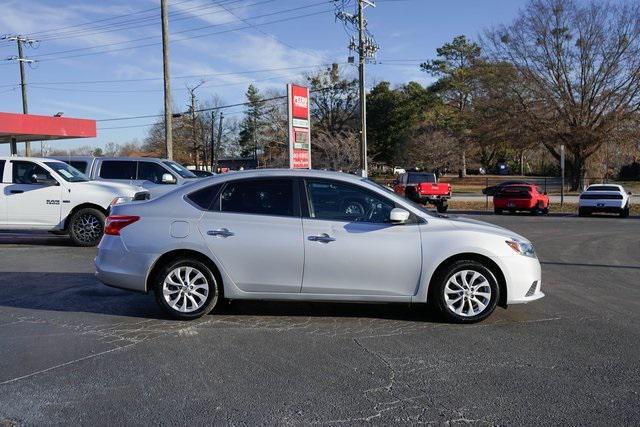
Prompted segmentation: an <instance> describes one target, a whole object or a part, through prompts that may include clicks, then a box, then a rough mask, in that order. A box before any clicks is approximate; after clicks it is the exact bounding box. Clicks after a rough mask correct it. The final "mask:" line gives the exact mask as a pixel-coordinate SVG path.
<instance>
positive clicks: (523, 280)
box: [95, 170, 543, 323]
mask: <svg viewBox="0 0 640 427" xmlns="http://www.w3.org/2000/svg"><path fill="white" fill-rule="evenodd" d="M95 263H96V275H97V277H98V279H99V280H101V281H102V282H103V283H105V284H107V285H110V286H115V287H120V288H125V289H130V290H134V291H141V292H149V291H153V292H154V293H155V297H156V300H157V302H158V304H159V305H160V307H162V309H164V310H165V311H166V312H167V313H168V314H169V315H171V316H172V317H174V318H177V319H194V318H197V317H200V316H202V315H204V314H207V313H209V312H211V311H212V310H214V309H215V308H216V307H217V306H219V305H220V302H221V300H222V299H223V298H228V299H278V300H305V301H372V302H373V301H375V302H403V303H425V302H429V303H430V304H431V306H432V307H433V308H435V309H436V310H438V311H440V312H441V313H442V314H443V315H444V316H445V317H446V318H447V319H449V320H451V321H457V322H467V323H468V322H475V321H479V320H482V319H484V318H485V317H487V316H488V315H489V314H491V312H492V311H493V310H494V308H495V307H496V305H501V306H503V307H506V306H507V304H517V303H526V302H529V301H533V300H536V299H538V298H541V297H542V296H543V294H542V292H541V291H540V287H541V277H540V274H541V272H540V264H539V262H538V259H537V257H536V255H535V252H534V250H533V246H532V245H531V243H530V242H529V241H527V240H526V239H525V238H524V237H522V236H519V235H517V234H515V233H513V232H511V231H509V230H506V229H503V228H500V227H496V226H493V225H489V224H484V223H481V222H478V221H473V220H467V219H455V218H448V217H444V216H436V215H432V214H430V213H428V212H426V211H425V210H424V209H423V208H421V207H420V206H417V205H414V204H412V203H411V202H410V201H408V200H406V199H404V198H402V197H400V196H398V195H396V194H394V193H393V192H391V191H389V190H388V189H386V188H384V187H382V186H379V185H377V184H375V183H373V182H371V181H369V180H365V179H362V178H359V177H355V176H352V175H346V174H341V173H335V172H323V171H291V170H266V171H246V172H239V173H235V174H230V175H222V176H215V177H211V178H204V179H201V180H198V181H196V182H194V183H193V184H189V185H185V186H181V187H178V188H177V189H176V190H174V191H172V192H170V193H168V194H165V195H163V196H161V197H159V198H157V199H155V200H154V199H152V200H150V201H148V202H142V203H137V204H126V203H125V204H122V205H117V206H115V207H114V208H113V210H112V212H111V215H110V216H109V218H108V219H107V224H106V226H105V236H104V237H103V239H102V241H101V243H100V246H99V250H98V255H97V257H96V260H95Z"/></svg>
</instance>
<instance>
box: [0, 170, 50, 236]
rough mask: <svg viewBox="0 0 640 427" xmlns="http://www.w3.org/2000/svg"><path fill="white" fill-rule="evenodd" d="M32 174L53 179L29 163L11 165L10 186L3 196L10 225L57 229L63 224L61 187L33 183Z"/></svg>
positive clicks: (8, 185) (5, 187)
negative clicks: (61, 218) (61, 217)
mask: <svg viewBox="0 0 640 427" xmlns="http://www.w3.org/2000/svg"><path fill="white" fill-rule="evenodd" d="M33 174H39V175H46V176H48V177H49V178H51V175H50V174H49V172H48V171H47V170H45V169H44V168H43V167H42V166H39V165H38V164H36V163H33V162H27V161H12V162H11V179H12V183H11V184H4V189H3V196H4V198H5V202H6V209H7V224H8V225H35V226H55V225H58V224H59V223H60V210H61V203H62V201H61V195H62V186H60V185H43V184H35V183H31V182H32V179H31V177H32V176H33Z"/></svg>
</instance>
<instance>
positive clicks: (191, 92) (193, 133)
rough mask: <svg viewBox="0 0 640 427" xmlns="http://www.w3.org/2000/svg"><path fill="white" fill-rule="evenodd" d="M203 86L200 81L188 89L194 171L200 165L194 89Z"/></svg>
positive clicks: (202, 82)
mask: <svg viewBox="0 0 640 427" xmlns="http://www.w3.org/2000/svg"><path fill="white" fill-rule="evenodd" d="M203 84H204V81H203V80H201V81H200V83H198V84H197V85H195V86H193V87H188V86H187V90H188V91H189V95H190V96H191V138H192V139H193V161H194V164H195V167H196V169H198V166H199V163H200V153H199V152H198V139H197V131H196V89H198V88H199V87H200V86H202V85H203Z"/></svg>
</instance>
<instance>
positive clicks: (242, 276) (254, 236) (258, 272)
mask: <svg viewBox="0 0 640 427" xmlns="http://www.w3.org/2000/svg"><path fill="white" fill-rule="evenodd" d="M199 226H200V231H201V232H202V235H203V236H204V238H205V240H206V241H207V245H208V247H209V249H210V250H211V252H212V253H213V255H214V257H215V258H217V260H218V261H219V262H220V264H221V265H222V267H223V268H224V269H225V270H226V272H227V274H229V276H230V277H231V279H232V280H233V281H234V282H235V284H236V285H237V286H238V287H239V288H240V289H241V290H243V291H245V292H300V285H301V284H302V267H303V260H304V246H303V244H302V221H301V219H300V218H296V217H277V216H272V217H269V216H260V215H250V214H235V213H224V212H206V213H205V214H204V215H203V217H202V219H201V220H200V223H199ZM229 233H232V234H230V235H227V236H225V234H229ZM215 234H217V235H215Z"/></svg>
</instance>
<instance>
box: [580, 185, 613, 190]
mask: <svg viewBox="0 0 640 427" xmlns="http://www.w3.org/2000/svg"><path fill="white" fill-rule="evenodd" d="M587 191H620V189H619V188H618V187H616V186H613V185H592V186H591V187H589V188H587Z"/></svg>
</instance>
